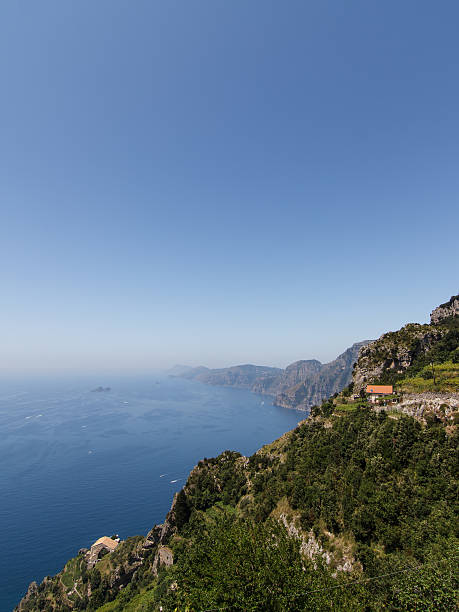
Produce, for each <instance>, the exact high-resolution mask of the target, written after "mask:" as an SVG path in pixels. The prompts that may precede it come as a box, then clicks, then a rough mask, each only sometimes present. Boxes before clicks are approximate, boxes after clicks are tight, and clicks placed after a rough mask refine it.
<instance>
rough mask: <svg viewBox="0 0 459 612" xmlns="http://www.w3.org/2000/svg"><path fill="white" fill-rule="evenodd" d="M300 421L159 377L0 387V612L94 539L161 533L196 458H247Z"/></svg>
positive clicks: (257, 399) (235, 394)
mask: <svg viewBox="0 0 459 612" xmlns="http://www.w3.org/2000/svg"><path fill="white" fill-rule="evenodd" d="M99 385H102V386H104V387H106V386H109V387H110V388H111V390H110V391H107V392H101V393H96V392H93V391H92V389H93V388H95V387H97V386H99ZM304 416H305V413H301V412H296V411H293V410H286V409H283V408H277V407H275V406H273V405H272V403H271V401H270V400H269V398H267V397H262V396H259V395H255V394H252V393H250V392H249V391H244V390H238V389H231V388H225V387H210V386H206V385H203V384H201V383H198V382H194V381H187V380H182V379H179V378H172V377H168V376H164V375H149V376H137V377H134V376H130V377H119V376H117V377H108V376H105V377H103V378H98V379H97V380H96V379H95V378H94V377H91V378H89V377H87V378H85V377H75V378H70V377H68V378H66V379H65V380H64V378H59V379H57V380H50V379H45V378H41V379H33V380H32V379H31V380H28V381H19V380H14V381H12V380H9V381H5V380H1V381H0V433H1V436H0V466H1V469H0V542H1V551H2V554H1V555H0V577H1V578H0V582H1V584H0V610H1V611H2V612H3V611H8V610H12V608H13V607H14V605H15V604H17V603H18V601H19V599H20V598H21V597H22V595H23V594H24V593H25V591H26V589H27V586H28V584H29V582H31V581H32V580H36V581H37V582H39V581H41V580H42V579H43V578H44V576H46V575H53V574H55V573H56V572H58V571H60V569H61V568H62V566H63V565H64V563H65V562H66V561H67V560H68V559H69V558H70V557H73V556H75V555H76V554H77V553H78V549H79V548H82V547H88V546H90V545H91V543H92V542H93V541H94V540H96V539H97V538H98V537H100V536H102V535H108V536H110V535H112V534H113V533H118V534H119V535H120V537H121V538H126V537H128V536H132V535H137V534H146V533H147V531H148V530H149V529H150V528H151V527H153V525H154V524H155V523H161V522H162V521H163V519H164V517H165V515H166V513H167V511H168V509H169V507H170V504H171V501H172V497H173V494H174V492H175V491H178V490H179V489H180V488H181V487H182V486H183V485H184V483H185V481H186V478H187V475H188V473H189V471H190V470H191V469H192V468H193V467H194V466H195V465H196V463H197V462H198V461H199V459H201V458H203V457H212V456H215V455H217V454H219V453H221V452H222V451H224V450H226V449H232V450H237V451H239V452H241V453H242V454H245V455H248V454H251V453H253V452H254V451H255V450H256V449H258V448H259V447H260V446H261V445H263V444H265V443H268V442H270V441H272V440H274V439H275V438H277V437H279V436H280V435H281V434H283V433H284V432H285V431H287V430H289V429H292V428H293V427H295V426H296V424H297V422H298V421H299V420H301V419H302V418H304Z"/></svg>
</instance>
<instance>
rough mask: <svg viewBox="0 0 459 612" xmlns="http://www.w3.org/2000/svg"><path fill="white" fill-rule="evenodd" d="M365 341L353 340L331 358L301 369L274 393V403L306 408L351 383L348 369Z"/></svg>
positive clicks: (350, 373)
mask: <svg viewBox="0 0 459 612" xmlns="http://www.w3.org/2000/svg"><path fill="white" fill-rule="evenodd" d="M369 342H370V341H369V340H365V341H363V342H356V343H355V344H353V345H352V346H351V347H350V348H348V349H347V350H346V351H344V353H342V354H341V355H339V356H338V357H337V358H336V359H335V360H334V361H330V362H329V363H325V364H320V367H318V368H311V369H310V370H309V372H304V374H303V376H304V377H303V379H302V380H301V381H300V382H297V383H296V384H294V385H293V386H290V387H287V388H286V389H284V390H282V391H281V392H280V393H278V394H277V395H276V398H275V400H274V403H275V405H276V406H282V407H284V408H296V409H297V410H308V409H309V408H311V406H314V405H315V404H320V402H322V401H323V400H324V399H325V398H327V397H329V396H330V395H333V394H334V393H338V392H339V391H341V390H342V389H344V387H346V386H347V385H348V384H349V383H350V382H351V379H352V368H353V365H354V363H355V362H356V360H357V357H358V354H359V351H360V349H362V348H363V347H365V346H366V345H367V344H368V343H369ZM316 363H320V362H316ZM293 365H295V364H293ZM287 369H288V368H287Z"/></svg>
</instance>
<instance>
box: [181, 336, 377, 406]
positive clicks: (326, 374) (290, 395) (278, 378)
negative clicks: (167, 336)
mask: <svg viewBox="0 0 459 612" xmlns="http://www.w3.org/2000/svg"><path fill="white" fill-rule="evenodd" d="M369 342H370V341H369V340H366V341H364V342H357V343H356V344H353V345H352V346H351V347H350V348H349V349H347V350H346V351H345V352H344V353H342V354H341V355H339V357H337V358H336V359H335V360H334V361H331V362H330V363H325V364H323V363H321V362H320V361H318V360H317V359H303V360H300V361H295V362H294V363H292V364H290V365H289V366H287V367H286V368H285V370H283V369H281V368H272V367H269V366H257V365H252V364H245V365H237V366H232V367H229V368H218V369H209V368H206V367H204V366H199V367H197V368H190V367H187V366H175V369H176V370H175V371H176V373H175V374H174V375H175V376H180V377H181V378H187V379H189V380H199V381H200V382H203V383H205V384H207V385H218V386H225V387H238V388H240V389H250V391H253V392H254V393H261V394H265V395H272V396H274V397H275V400H274V403H275V404H276V405H277V406H283V407H285V408H299V409H301V410H307V409H308V408H310V407H311V406H313V405H314V404H316V403H318V402H320V401H322V400H323V399H325V398H326V397H329V396H330V395H332V394H333V393H336V392H338V391H341V389H343V388H344V387H345V386H346V385H348V384H349V383H350V381H351V377H352V368H353V366H354V363H355V362H356V360H357V357H358V354H359V350H360V348H361V347H362V346H365V345H366V344H368V343H369Z"/></svg>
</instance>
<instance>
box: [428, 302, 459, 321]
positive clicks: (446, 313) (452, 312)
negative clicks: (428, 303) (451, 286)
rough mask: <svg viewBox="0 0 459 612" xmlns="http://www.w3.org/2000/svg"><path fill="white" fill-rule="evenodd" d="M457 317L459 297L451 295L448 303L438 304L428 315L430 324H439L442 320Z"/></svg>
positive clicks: (458, 313)
mask: <svg viewBox="0 0 459 612" xmlns="http://www.w3.org/2000/svg"><path fill="white" fill-rule="evenodd" d="M458 315H459V295H453V296H451V298H450V299H449V301H448V302H445V303H444V304H440V306H437V308H435V310H433V311H432V313H431V315H430V322H431V323H434V324H435V323H439V322H440V321H442V320H443V319H448V318H449V317H455V316H458Z"/></svg>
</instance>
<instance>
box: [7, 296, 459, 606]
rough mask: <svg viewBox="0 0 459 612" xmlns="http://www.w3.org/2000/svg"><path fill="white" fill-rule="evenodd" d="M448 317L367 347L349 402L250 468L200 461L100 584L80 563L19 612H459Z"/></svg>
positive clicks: (457, 428) (326, 411)
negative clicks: (372, 388)
mask: <svg viewBox="0 0 459 612" xmlns="http://www.w3.org/2000/svg"><path fill="white" fill-rule="evenodd" d="M457 297H459V296H457ZM448 312H450V311H448ZM443 314H444V316H442V317H441V320H436V321H435V322H432V323H431V324H430V325H418V324H409V325H408V326H405V327H403V328H401V329H400V330H398V331H396V332H388V333H386V334H383V335H382V336H381V338H379V339H378V340H376V341H374V342H373V343H372V344H370V345H368V346H367V347H364V348H362V349H361V353H360V355H359V357H358V360H357V362H356V366H355V368H354V372H353V380H352V382H351V383H350V384H349V385H348V386H347V387H346V388H345V389H343V390H342V391H341V392H340V393H335V394H334V395H333V396H332V397H330V398H329V399H327V400H326V401H324V402H322V403H321V404H320V405H316V406H314V407H313V408H312V410H311V415H310V416H309V417H308V418H307V419H305V420H303V421H301V422H300V423H299V424H298V426H297V427H296V428H295V429H294V430H292V431H289V432H286V433H285V434H284V435H283V436H281V437H280V438H279V439H278V440H275V441H274V442H272V443H271V444H267V445H265V446H264V447H262V448H261V449H259V450H258V451H257V452H256V453H254V454H253V455H252V456H251V457H244V456H242V455H241V454H240V453H237V452H233V451H225V452H223V453H221V454H220V455H219V456H218V457H215V458H211V459H203V460H201V461H199V463H198V464H197V465H196V466H195V468H193V470H192V471H191V472H190V474H189V477H188V479H187V481H186V484H185V486H184V487H183V488H182V490H181V491H180V492H179V493H177V494H176V495H175V496H174V499H173V502H172V506H171V509H170V511H169V512H168V514H167V516H166V518H165V521H164V523H162V524H161V525H155V526H154V527H153V528H152V529H151V530H150V531H149V532H148V534H147V536H136V537H133V538H128V539H127V540H126V541H124V542H121V543H120V544H119V545H118V546H117V548H116V550H115V551H114V552H112V553H109V554H105V556H102V557H101V558H100V560H99V561H98V562H97V564H96V566H95V567H94V568H91V569H89V568H88V566H87V561H86V553H87V551H86V549H83V550H82V551H80V553H79V555H78V556H77V557H75V558H74V559H71V560H70V561H69V562H68V563H67V564H66V565H65V567H64V569H63V570H62V571H61V572H60V573H59V574H57V575H56V576H55V577H47V578H45V580H44V581H43V582H42V584H41V585H37V584H36V583H32V584H31V585H30V587H29V590H28V592H27V595H26V596H25V597H24V598H23V599H22V600H21V602H20V603H19V605H18V607H17V610H19V611H21V612H38V611H40V612H42V611H46V612H48V611H49V612H52V611H54V612H70V611H72V610H87V611H88V612H89V611H91V612H92V611H96V610H97V612H140V611H145V612H147V611H149V612H160V611H161V612H172V611H174V610H175V611H185V610H187V611H189V612H197V611H198V610H204V609H222V608H223V609H231V610H234V611H237V612H242V611H245V610H266V611H267V612H277V611H279V610H289V612H290V611H291V612H303V611H310V612H312V611H314V612H315V611H319V612H329V611H330V610H332V609H333V610H343V611H344V610H366V611H367V612H379V610H381V609H388V610H394V612H395V610H397V611H405V612H409V611H411V610H414V609H416V610H418V611H419V612H421V611H425V612H427V611H429V610H433V609H435V610H445V611H446V610H452V609H456V607H457V593H458V589H459V577H458V573H457V558H458V555H459V552H458V551H459V532H458V531H457V525H458V509H457V495H458V489H459V487H458V473H459V466H458V442H459V316H457V315H456V314H453V315H450V314H448V313H443ZM402 357H403V359H402ZM365 377H366V378H365ZM364 378H365V380H364ZM386 380H391V381H392V382H393V384H394V385H395V393H393V394H391V395H389V396H383V397H380V398H376V399H375V398H371V399H372V400H374V401H369V398H368V397H367V395H366V393H365V391H364V388H365V383H367V382H371V383H373V384H378V383H381V382H385V381H386ZM413 388H415V389H417V392H416V393H415V394H414V393H413V392H412V389H413ZM413 397H415V399H414V403H412V404H410V401H411V400H412V399H413Z"/></svg>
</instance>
